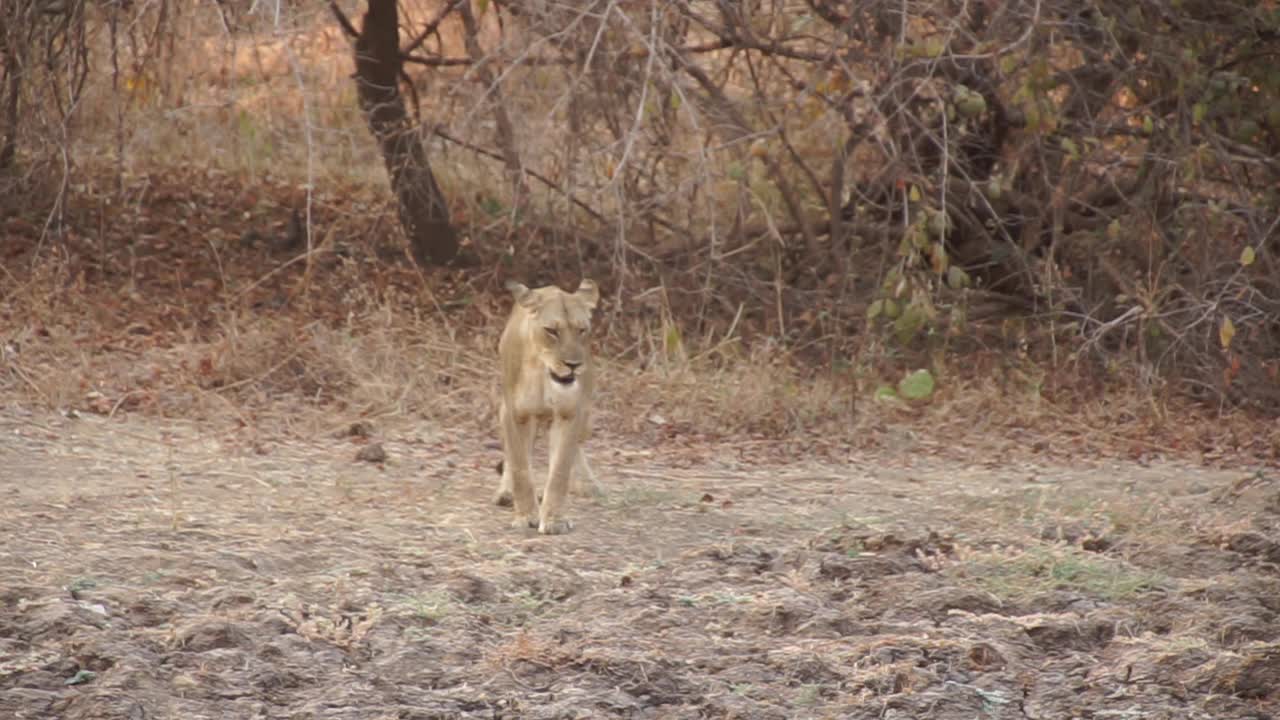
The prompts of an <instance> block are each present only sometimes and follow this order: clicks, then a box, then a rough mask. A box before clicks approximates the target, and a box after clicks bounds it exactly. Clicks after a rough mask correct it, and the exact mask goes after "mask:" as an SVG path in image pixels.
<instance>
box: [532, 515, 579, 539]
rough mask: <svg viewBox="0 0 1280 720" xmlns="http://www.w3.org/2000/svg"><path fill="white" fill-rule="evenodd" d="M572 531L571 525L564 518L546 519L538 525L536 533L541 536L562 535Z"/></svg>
mask: <svg viewBox="0 0 1280 720" xmlns="http://www.w3.org/2000/svg"><path fill="white" fill-rule="evenodd" d="M572 529H573V523H571V522H569V521H568V520H565V519H564V518H546V519H544V520H543V521H542V522H540V523H538V532H539V533H541V534H543V535H563V534H565V533H567V532H569V531H570V530H572Z"/></svg>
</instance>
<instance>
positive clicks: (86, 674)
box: [62, 670, 98, 685]
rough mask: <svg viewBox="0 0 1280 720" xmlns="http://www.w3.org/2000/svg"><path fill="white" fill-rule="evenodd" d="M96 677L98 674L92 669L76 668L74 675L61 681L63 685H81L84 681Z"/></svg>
mask: <svg viewBox="0 0 1280 720" xmlns="http://www.w3.org/2000/svg"><path fill="white" fill-rule="evenodd" d="M96 677H98V674H97V673H95V672H94V671H92V670H77V671H76V674H75V675H72V676H71V677H69V678H67V679H66V680H64V681H62V684H63V685H83V684H84V683H87V682H89V681H90V680H93V679H94V678H96Z"/></svg>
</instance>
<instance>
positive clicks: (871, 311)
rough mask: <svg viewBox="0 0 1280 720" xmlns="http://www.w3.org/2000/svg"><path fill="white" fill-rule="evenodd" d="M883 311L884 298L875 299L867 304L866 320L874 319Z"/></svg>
mask: <svg viewBox="0 0 1280 720" xmlns="http://www.w3.org/2000/svg"><path fill="white" fill-rule="evenodd" d="M882 312H884V300H876V301H875V302H873V303H871V304H870V305H868V306H867V320H869V321H870V320H875V319H876V318H877V317H880V313H882Z"/></svg>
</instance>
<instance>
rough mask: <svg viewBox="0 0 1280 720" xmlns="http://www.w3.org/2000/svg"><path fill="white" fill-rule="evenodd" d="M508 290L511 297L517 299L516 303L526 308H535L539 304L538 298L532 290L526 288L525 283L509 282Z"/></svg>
mask: <svg viewBox="0 0 1280 720" xmlns="http://www.w3.org/2000/svg"><path fill="white" fill-rule="evenodd" d="M507 290H509V291H510V292H511V296H512V297H514V298H515V299H516V302H518V303H520V304H521V305H523V306H525V307H533V306H534V305H536V304H538V296H537V295H535V294H534V293H533V291H532V290H530V289H529V288H527V287H525V285H524V283H518V282H516V281H515V280H508V281H507Z"/></svg>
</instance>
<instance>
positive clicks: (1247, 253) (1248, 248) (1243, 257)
mask: <svg viewBox="0 0 1280 720" xmlns="http://www.w3.org/2000/svg"><path fill="white" fill-rule="evenodd" d="M1256 256H1257V253H1255V252H1254V250H1253V246H1252V245H1245V246H1244V250H1242V251H1241V252H1240V264H1241V265H1243V266H1245V267H1249V266H1250V265H1252V264H1253V261H1254V259H1255V258H1256Z"/></svg>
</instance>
